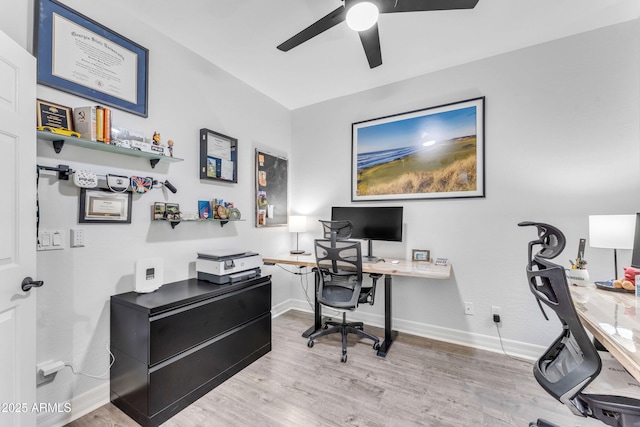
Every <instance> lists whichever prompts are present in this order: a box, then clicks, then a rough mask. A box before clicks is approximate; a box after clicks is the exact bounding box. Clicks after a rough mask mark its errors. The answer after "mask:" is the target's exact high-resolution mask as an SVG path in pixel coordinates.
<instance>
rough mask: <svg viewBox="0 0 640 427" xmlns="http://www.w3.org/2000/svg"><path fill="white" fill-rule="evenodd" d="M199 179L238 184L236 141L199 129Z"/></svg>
mask: <svg viewBox="0 0 640 427" xmlns="http://www.w3.org/2000/svg"><path fill="white" fill-rule="evenodd" d="M200 179H212V180H215V181H226V182H233V183H237V182H238V140H237V139H236V138H232V137H230V136H227V135H223V134H221V133H218V132H214V131H212V130H209V129H200Z"/></svg>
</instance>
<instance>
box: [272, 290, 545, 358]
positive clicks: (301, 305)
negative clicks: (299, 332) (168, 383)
mask: <svg viewBox="0 0 640 427" xmlns="http://www.w3.org/2000/svg"><path fill="white" fill-rule="evenodd" d="M274 308H275V307H274ZM289 310H299V311H303V312H307V313H312V312H313V311H312V310H311V309H310V307H309V304H308V303H307V302H306V301H303V300H293V299H290V300H287V301H285V302H283V303H282V304H278V306H277V314H274V315H273V317H277V316H279V315H280V314H282V313H285V312H287V311H289ZM273 312H274V311H273V309H272V313H273ZM349 318H350V319H353V320H356V321H360V322H364V323H365V324H367V325H371V326H376V327H379V328H384V316H383V315H378V314H372V313H364V312H358V311H357V310H356V311H354V312H353V313H350V315H349ZM393 330H395V331H398V332H403V333H407V334H411V335H416V336H419V337H424V338H430V339H434V340H438V341H444V342H448V343H452V344H459V345H464V346H466V347H472V348H477V349H481V350H487V351H492V352H494V353H501V354H503V351H502V346H504V349H505V351H506V352H507V354H509V355H510V356H514V357H517V358H521V359H526V360H531V361H533V360H536V359H537V358H538V357H539V356H540V355H541V354H542V353H543V352H544V351H545V350H546V348H545V347H543V346H538V345H533V344H529V343H524V342H519V341H513V340H508V339H502V346H501V345H500V338H499V337H498V336H497V333H496V336H490V335H481V334H476V333H472V332H467V331H460V330H456V329H450V328H444V327H441V326H434V325H427V324H424V323H418V322H414V321H411V320H403V319H398V318H394V319H393ZM392 351H393V350H392Z"/></svg>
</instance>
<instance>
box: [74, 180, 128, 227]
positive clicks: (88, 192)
mask: <svg viewBox="0 0 640 427" xmlns="http://www.w3.org/2000/svg"><path fill="white" fill-rule="evenodd" d="M132 195H133V193H131V192H130V191H127V192H125V193H114V192H113V191H111V190H102V189H90V188H81V189H80V203H79V205H80V209H79V213H78V222H80V223H109V224H131V200H132V199H133V197H132Z"/></svg>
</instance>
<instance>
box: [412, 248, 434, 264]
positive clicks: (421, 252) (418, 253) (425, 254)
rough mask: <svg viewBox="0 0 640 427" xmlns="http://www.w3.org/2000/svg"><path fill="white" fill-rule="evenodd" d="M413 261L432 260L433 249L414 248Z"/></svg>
mask: <svg viewBox="0 0 640 427" xmlns="http://www.w3.org/2000/svg"><path fill="white" fill-rule="evenodd" d="M411 261H419V262H431V251H430V250H428V249H412V250H411Z"/></svg>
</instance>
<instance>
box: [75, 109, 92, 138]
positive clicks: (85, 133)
mask: <svg viewBox="0 0 640 427" xmlns="http://www.w3.org/2000/svg"><path fill="white" fill-rule="evenodd" d="M73 126H74V128H75V130H76V132H78V133H79V134H80V137H81V138H84V139H88V140H89V141H96V130H97V128H96V107H93V106H89V107H77V108H74V109H73Z"/></svg>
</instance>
